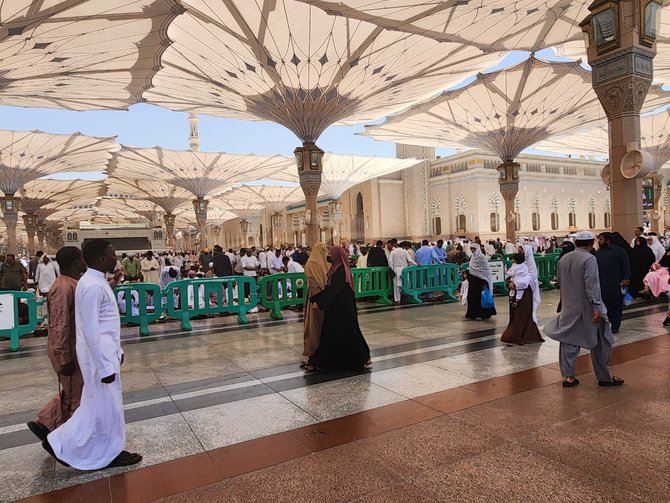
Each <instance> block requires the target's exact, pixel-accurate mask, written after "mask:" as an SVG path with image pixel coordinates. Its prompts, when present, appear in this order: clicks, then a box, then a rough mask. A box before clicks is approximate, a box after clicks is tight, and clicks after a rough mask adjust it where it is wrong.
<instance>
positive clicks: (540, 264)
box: [535, 256, 558, 290]
mask: <svg viewBox="0 0 670 503" xmlns="http://www.w3.org/2000/svg"><path fill="white" fill-rule="evenodd" d="M535 263H536V264H537V276H538V280H539V281H540V286H541V287H542V288H543V289H544V290H553V289H554V288H556V286H555V285H554V284H553V283H552V282H553V281H554V280H555V279H556V272H557V271H556V268H557V265H558V256H544V257H536V258H535Z"/></svg>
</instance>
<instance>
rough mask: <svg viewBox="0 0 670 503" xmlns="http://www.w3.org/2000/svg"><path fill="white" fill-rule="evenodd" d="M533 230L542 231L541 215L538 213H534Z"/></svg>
mask: <svg viewBox="0 0 670 503" xmlns="http://www.w3.org/2000/svg"><path fill="white" fill-rule="evenodd" d="M533 230H534V231H539V230H540V214H539V213H538V212H533Z"/></svg>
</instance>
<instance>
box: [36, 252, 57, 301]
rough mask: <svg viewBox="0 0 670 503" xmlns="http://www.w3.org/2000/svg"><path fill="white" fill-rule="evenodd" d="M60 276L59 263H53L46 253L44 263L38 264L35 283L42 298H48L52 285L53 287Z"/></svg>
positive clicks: (43, 258) (43, 257)
mask: <svg viewBox="0 0 670 503" xmlns="http://www.w3.org/2000/svg"><path fill="white" fill-rule="evenodd" d="M59 275H60V268H59V267H58V263H57V262H55V261H52V260H51V259H50V258H49V257H47V254H46V253H45V254H44V255H43V256H42V261H41V262H40V263H39V264H37V269H36V270H35V283H37V288H39V290H40V294H42V296H44V297H46V296H47V294H48V293H49V290H50V289H51V285H53V283H54V281H56V278H57V277H58V276H59Z"/></svg>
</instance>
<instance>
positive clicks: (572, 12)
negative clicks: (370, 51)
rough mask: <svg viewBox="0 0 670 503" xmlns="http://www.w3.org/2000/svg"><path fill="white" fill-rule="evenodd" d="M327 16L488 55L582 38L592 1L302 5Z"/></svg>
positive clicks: (335, 0)
mask: <svg viewBox="0 0 670 503" xmlns="http://www.w3.org/2000/svg"><path fill="white" fill-rule="evenodd" d="M300 1H301V2H303V3H306V4H311V5H314V6H317V7H319V8H321V9H324V10H325V11H326V12H328V13H329V14H335V15H338V16H344V17H347V18H351V19H357V20H362V21H367V22H369V23H373V24H376V25H378V26H381V27H383V28H387V29H390V30H397V31H402V32H405V33H412V34H416V35H421V36H424V37H428V38H431V39H434V40H437V41H440V42H455V43H461V44H468V45H472V46H474V47H478V48H480V49H483V50H486V51H512V50H522V51H533V52H535V51H539V50H540V49H543V48H545V47H550V46H552V45H557V44H561V43H564V42H567V41H571V40H578V39H581V38H582V30H581V28H580V27H579V23H580V22H581V21H583V20H584V19H585V18H586V17H587V16H588V15H589V10H588V6H589V5H590V4H591V3H592V0H465V1H446V0H421V1H417V0H346V1H340V0H300Z"/></svg>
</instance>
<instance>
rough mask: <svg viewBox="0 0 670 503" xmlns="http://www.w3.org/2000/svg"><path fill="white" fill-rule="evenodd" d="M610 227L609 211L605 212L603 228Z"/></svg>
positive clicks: (610, 217)
mask: <svg viewBox="0 0 670 503" xmlns="http://www.w3.org/2000/svg"><path fill="white" fill-rule="evenodd" d="M611 227H612V216H611V215H610V212H609V211H606V212H605V228H606V229H609V228H611Z"/></svg>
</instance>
